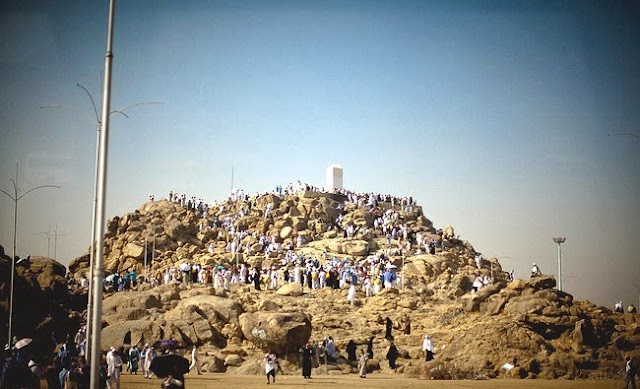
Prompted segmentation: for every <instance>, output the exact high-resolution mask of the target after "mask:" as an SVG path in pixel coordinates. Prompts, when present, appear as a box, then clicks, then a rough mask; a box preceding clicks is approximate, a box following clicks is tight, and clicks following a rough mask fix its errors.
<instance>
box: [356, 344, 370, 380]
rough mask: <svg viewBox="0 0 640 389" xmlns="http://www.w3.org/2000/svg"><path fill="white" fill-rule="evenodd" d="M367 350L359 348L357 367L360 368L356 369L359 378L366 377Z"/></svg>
mask: <svg viewBox="0 0 640 389" xmlns="http://www.w3.org/2000/svg"><path fill="white" fill-rule="evenodd" d="M367 359H369V358H367V352H366V351H365V350H364V349H362V350H360V360H359V363H358V367H359V368H360V370H359V371H358V375H359V376H360V378H367Z"/></svg>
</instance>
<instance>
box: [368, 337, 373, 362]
mask: <svg viewBox="0 0 640 389" xmlns="http://www.w3.org/2000/svg"><path fill="white" fill-rule="evenodd" d="M367 358H369V359H371V358H373V336H372V337H370V338H369V340H368V341H367Z"/></svg>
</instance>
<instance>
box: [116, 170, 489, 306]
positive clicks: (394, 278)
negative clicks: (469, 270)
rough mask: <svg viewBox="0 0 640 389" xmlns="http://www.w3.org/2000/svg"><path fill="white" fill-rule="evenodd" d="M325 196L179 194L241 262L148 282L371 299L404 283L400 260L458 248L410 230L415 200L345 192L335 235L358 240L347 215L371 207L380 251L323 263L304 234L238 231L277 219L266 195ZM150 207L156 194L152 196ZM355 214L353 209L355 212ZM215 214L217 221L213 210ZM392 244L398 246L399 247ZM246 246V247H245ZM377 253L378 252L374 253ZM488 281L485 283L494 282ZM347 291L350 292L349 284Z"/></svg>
mask: <svg viewBox="0 0 640 389" xmlns="http://www.w3.org/2000/svg"><path fill="white" fill-rule="evenodd" d="M305 191H311V192H323V190H322V189H320V188H317V187H314V186H311V185H308V184H302V183H300V182H298V184H297V185H292V184H289V185H288V186H286V187H284V188H283V187H282V186H277V187H276V188H275V190H274V191H272V192H270V193H266V194H262V195H254V196H249V195H248V194H247V193H245V192H244V191H242V190H234V191H233V192H232V194H231V195H230V196H229V198H228V199H227V200H226V201H224V202H221V203H215V204H214V205H209V204H207V203H205V202H204V201H203V200H202V199H197V198H196V197H189V196H187V195H186V194H182V195H178V194H177V193H174V192H170V193H169V196H168V198H167V199H164V200H168V201H170V202H173V203H175V204H178V205H180V206H182V207H185V208H187V209H188V210H190V211H192V212H195V213H196V214H197V215H198V217H199V218H200V223H199V225H198V226H199V230H200V231H206V230H210V229H215V230H217V231H218V236H221V234H222V237H223V239H224V241H225V242H226V246H225V248H226V251H227V252H228V253H230V254H231V255H232V258H234V259H235V263H234V262H233V261H232V262H231V263H229V264H226V265H219V266H215V267H212V266H203V265H202V264H199V263H195V262H183V263H180V264H179V265H178V264H176V265H175V266H172V267H169V268H166V269H164V270H163V271H161V272H160V271H158V272H156V273H154V274H153V275H152V277H151V279H150V280H149V281H150V282H152V283H153V284H155V285H159V284H170V283H171V282H174V281H177V282H182V283H200V284H213V286H214V287H215V288H223V289H229V288H230V287H231V285H232V284H253V285H254V287H255V289H257V290H262V289H271V290H274V289H278V288H279V287H280V286H282V285H283V284H287V283H300V284H301V285H302V286H303V288H305V287H306V288H308V289H309V290H316V289H321V288H334V289H340V288H343V287H351V286H355V285H357V286H358V287H359V288H361V290H362V291H363V292H364V293H365V295H366V296H367V297H370V296H373V295H375V294H377V293H379V292H380V291H381V290H382V289H383V288H389V287H397V286H400V284H401V283H402V279H401V274H400V273H399V272H397V266H396V265H395V264H394V261H395V258H398V257H400V256H403V255H413V254H422V253H426V254H435V253H437V252H440V251H442V250H446V249H447V247H451V243H450V239H452V238H455V237H454V236H453V234H452V233H451V232H449V234H447V233H445V232H443V231H442V230H437V231H430V232H435V234H429V235H427V234H426V233H423V232H422V231H418V232H415V231H414V230H412V228H410V227H408V226H407V223H406V222H405V218H404V215H407V214H411V213H412V212H420V211H419V208H418V207H417V205H416V201H415V199H414V198H412V197H408V196H407V197H394V196H391V195H384V194H376V193H355V192H351V191H346V190H334V191H332V192H329V193H330V194H338V195H340V198H341V199H344V201H343V202H337V203H336V205H335V209H336V211H337V212H336V214H337V218H336V219H335V220H334V221H333V223H332V225H331V224H330V225H329V226H328V227H327V228H328V231H331V230H334V231H336V236H338V237H344V238H353V237H356V234H358V233H361V232H362V231H361V229H363V227H362V226H356V225H354V224H353V223H352V222H345V217H344V216H345V214H346V210H347V208H348V207H350V204H354V205H355V206H356V207H358V208H363V209H366V210H367V211H368V212H371V213H372V215H373V228H372V229H371V230H370V232H371V236H374V237H379V238H385V242H386V247H385V246H384V245H383V247H381V248H382V249H381V250H369V246H368V245H367V247H366V254H367V255H365V256H347V255H345V256H342V257H340V256H338V255H334V254H330V253H328V252H327V250H326V249H324V250H323V252H322V254H321V256H320V257H316V256H313V255H308V254H307V255H305V254H304V253H300V252H299V251H298V252H296V250H295V249H299V248H302V247H304V246H306V245H307V243H308V242H307V241H306V239H307V238H306V237H305V236H304V235H302V234H299V235H298V236H297V237H295V239H286V240H283V239H281V237H280V236H278V235H277V234H275V235H268V234H260V233H257V232H253V233H250V232H248V231H247V230H246V229H241V228H238V227H237V225H236V222H237V221H238V220H239V219H240V218H242V217H245V216H248V215H254V216H255V215H257V216H260V217H261V218H264V219H267V218H269V217H270V216H272V212H273V210H274V204H273V202H268V203H266V204H264V203H262V204H260V205H259V203H258V200H259V199H260V198H261V197H262V196H264V195H274V196H278V197H280V198H284V197H286V196H289V195H295V194H300V193H301V192H305ZM149 200H150V201H151V202H153V201H155V198H154V196H149ZM351 209H353V206H351ZM214 210H215V211H218V212H216V214H215V215H216V216H214V215H213V211H214ZM250 234H251V235H253V237H254V238H255V239H253V242H258V243H259V245H257V246H258V247H259V251H258V252H255V248H256V245H255V244H253V245H252V244H251V243H246V241H247V240H246V239H245V238H246V237H247V236H248V235H250ZM392 241H393V244H392ZM243 242H245V243H244V244H243ZM215 248H216V242H215V241H211V242H210V243H209V246H208V251H209V253H211V254H213V253H214V250H215ZM370 251H371V252H370ZM256 254H263V255H264V256H265V258H274V260H273V261H272V262H271V266H267V267H251V266H249V265H247V264H245V262H244V261H243V260H239V259H238V258H246V257H247V256H249V255H256ZM136 278H138V276H137V275H135V271H134V270H133V269H132V270H131V272H125V273H124V274H123V275H119V274H118V275H116V277H115V279H114V278H113V277H112V278H111V279H110V280H109V281H110V282H109V286H110V287H111V288H112V290H113V291H118V290H123V289H124V290H126V289H129V288H130V287H131V286H133V285H135V282H136ZM487 281H491V280H484V285H486V284H487ZM345 285H347V286H345Z"/></svg>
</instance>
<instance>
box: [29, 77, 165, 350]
mask: <svg viewBox="0 0 640 389" xmlns="http://www.w3.org/2000/svg"><path fill="white" fill-rule="evenodd" d="M76 86H77V87H78V88H81V89H82V90H83V91H84V92H85V93H86V94H87V96H88V97H89V101H90V102H91V107H92V108H93V114H92V113H90V112H87V111H85V110H82V109H78V108H76V107H73V106H68V105H62V104H53V105H44V106H42V107H40V108H43V109H44V108H65V109H69V110H72V111H75V112H78V113H80V114H82V116H84V117H86V118H88V119H89V121H91V122H92V123H94V124H95V126H96V128H97V131H96V160H95V165H94V168H95V177H96V179H95V182H94V186H93V207H92V214H91V245H90V249H89V273H90V274H89V277H88V278H89V292H88V296H87V326H86V327H87V330H86V336H87V339H90V338H91V314H90V312H91V310H92V296H93V277H92V276H91V274H92V272H93V270H92V269H93V266H94V261H95V245H96V240H97V238H96V212H97V208H98V206H97V201H98V199H97V196H98V186H97V185H98V179H97V177H98V174H99V170H98V169H99V161H100V132H101V129H102V120H101V119H100V116H99V114H98V107H97V106H96V103H95V100H94V99H93V96H92V95H91V93H90V92H89V90H88V89H87V88H85V87H84V86H83V85H81V84H76ZM149 104H163V103H162V102H157V101H146V102H142V103H135V104H131V105H128V106H126V107H124V108H120V109H116V110H113V111H111V112H110V113H109V117H112V116H114V115H115V114H120V115H122V116H124V117H126V118H129V115H127V114H126V113H125V111H126V110H128V109H131V108H134V107H138V106H141V105H149ZM90 344H91V342H89V341H87V345H86V347H87V349H86V350H85V354H86V355H89V354H90V349H91V346H90Z"/></svg>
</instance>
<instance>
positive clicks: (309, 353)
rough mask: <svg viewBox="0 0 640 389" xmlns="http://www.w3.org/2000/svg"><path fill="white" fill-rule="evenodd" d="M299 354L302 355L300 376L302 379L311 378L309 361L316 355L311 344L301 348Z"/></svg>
mask: <svg viewBox="0 0 640 389" xmlns="http://www.w3.org/2000/svg"><path fill="white" fill-rule="evenodd" d="M300 352H301V353H302V376H303V377H304V378H311V361H312V359H313V357H314V356H315V355H316V353H315V351H313V347H312V346H311V343H307V346H306V347H305V348H301V349H300Z"/></svg>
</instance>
